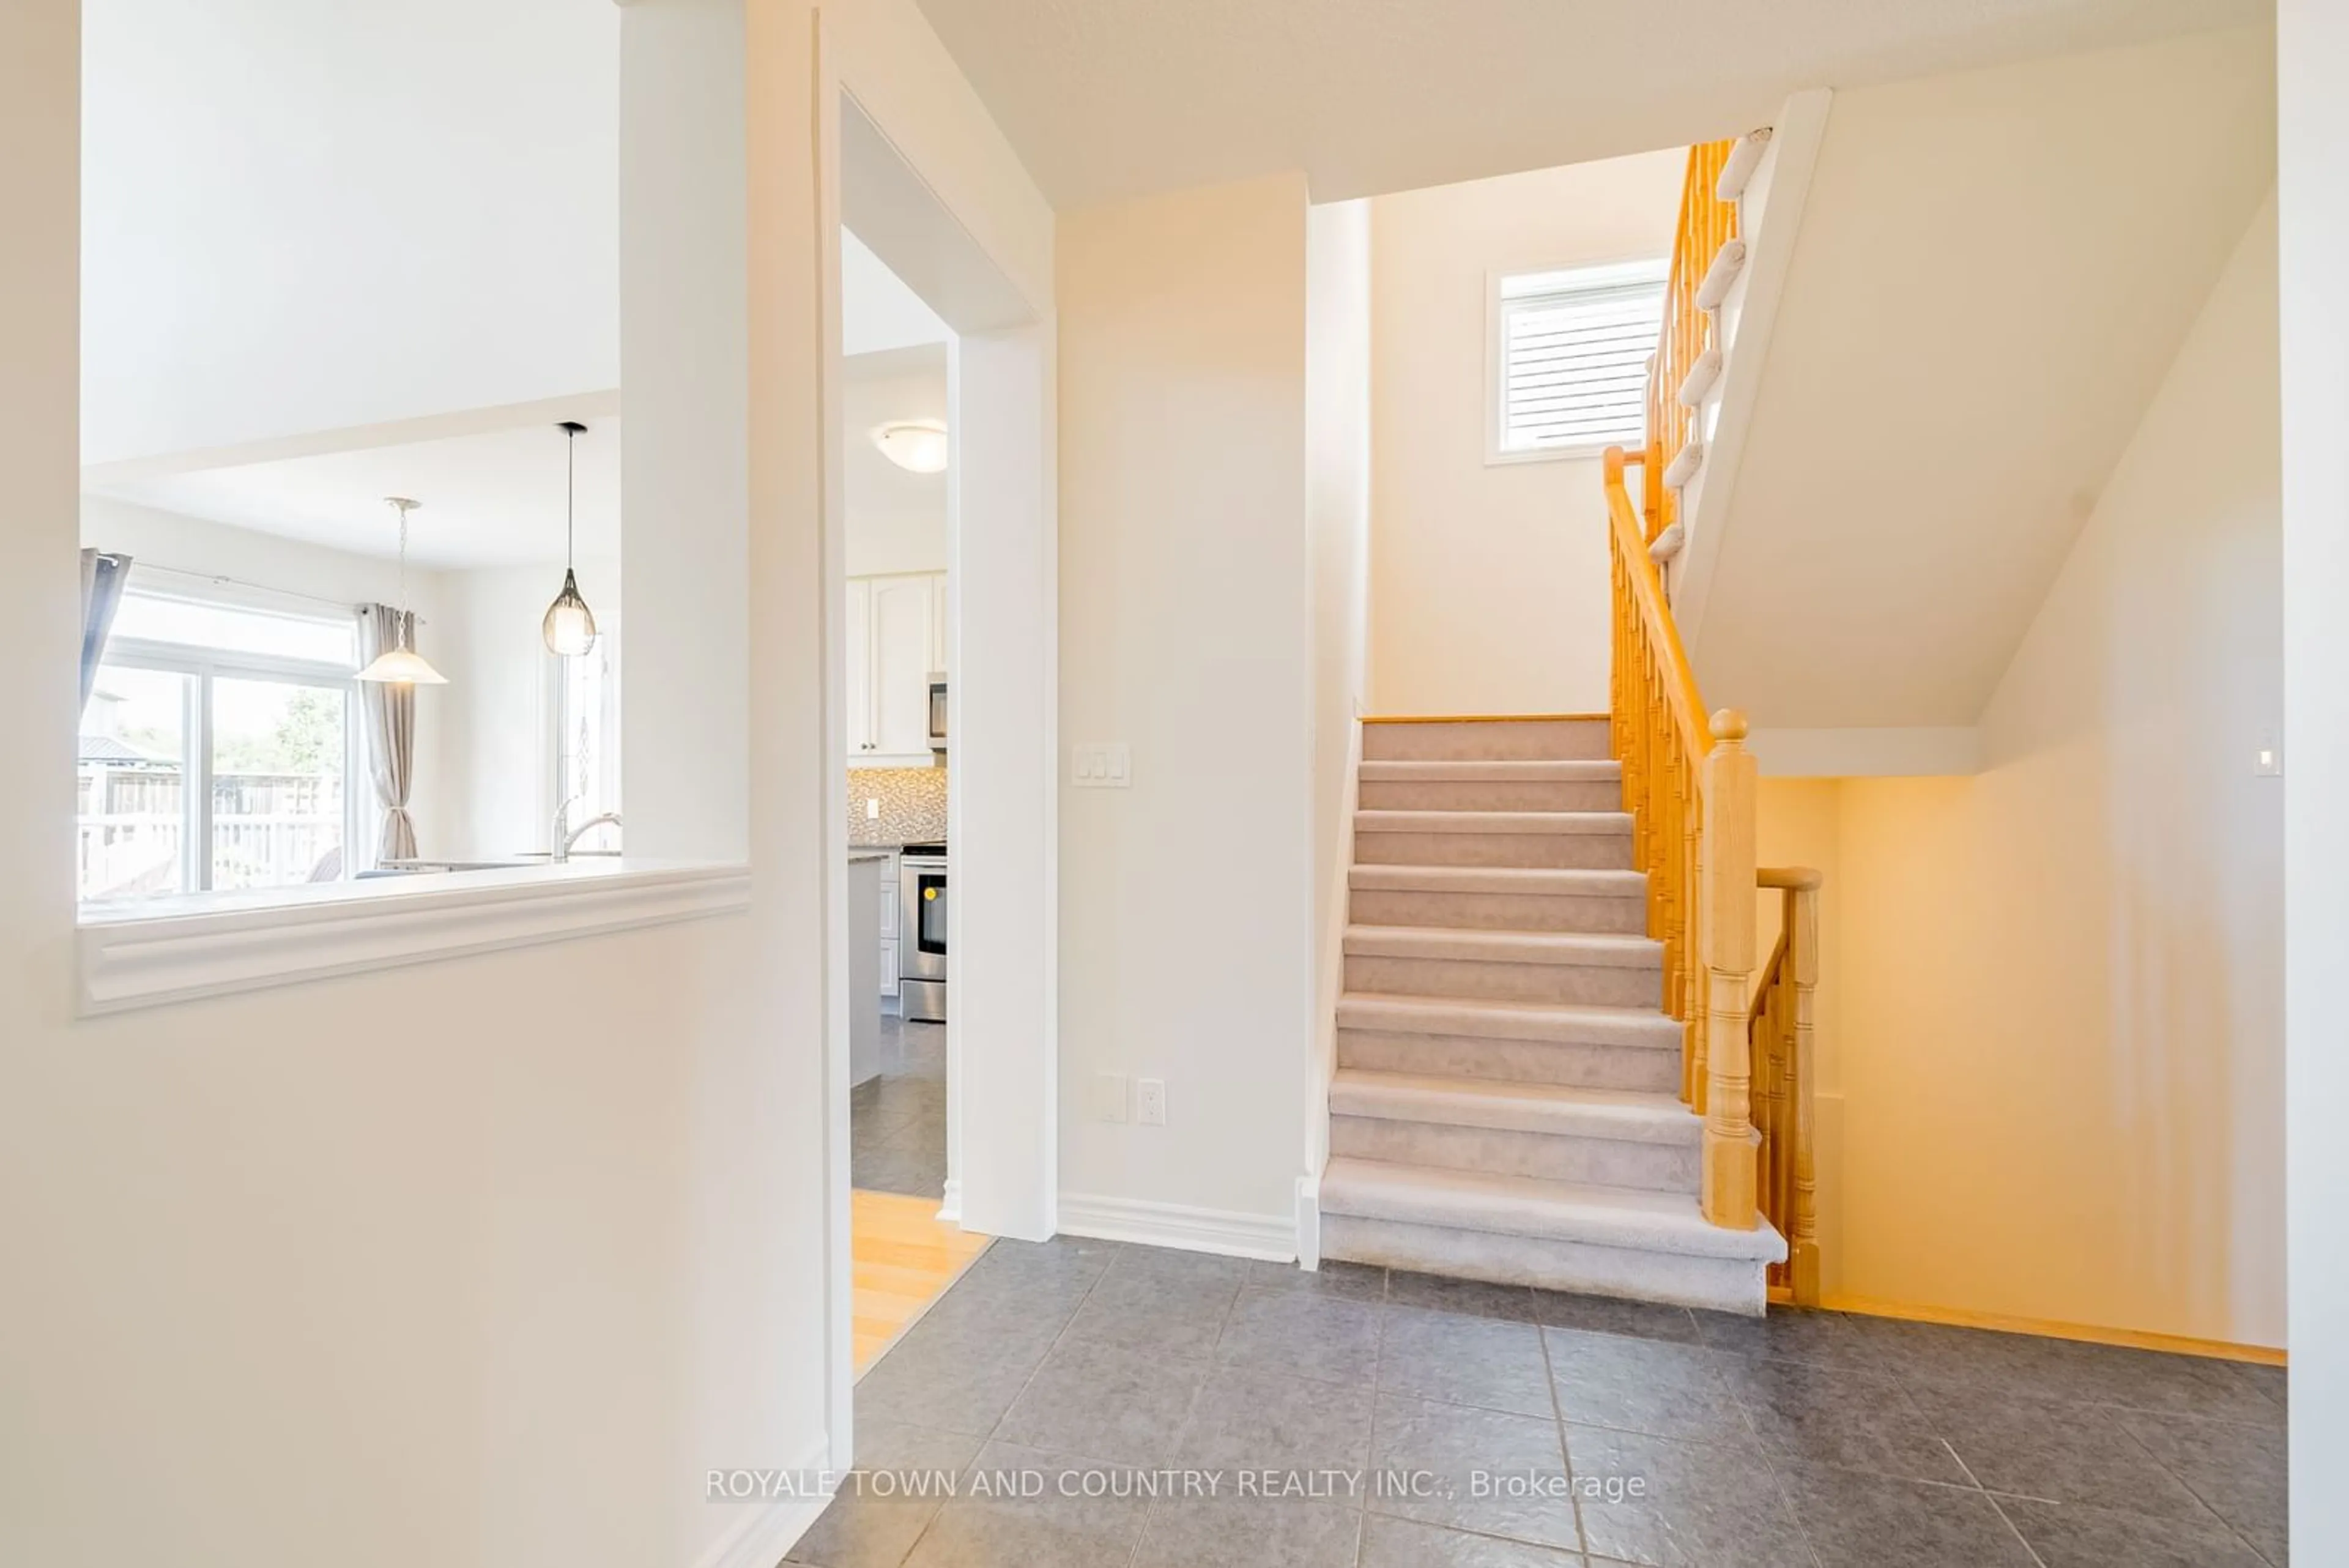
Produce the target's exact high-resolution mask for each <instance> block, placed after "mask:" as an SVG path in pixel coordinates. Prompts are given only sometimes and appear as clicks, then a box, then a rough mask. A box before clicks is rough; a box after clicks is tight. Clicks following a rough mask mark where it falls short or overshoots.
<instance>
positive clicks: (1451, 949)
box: [1319, 718, 1785, 1314]
mask: <svg viewBox="0 0 2349 1568" xmlns="http://www.w3.org/2000/svg"><path fill="white" fill-rule="evenodd" d="M1606 730H1607V726H1606V723H1605V722H1604V721H1603V720H1602V721H1590V720H1582V719H1568V720H1557V719H1540V720H1530V721H1510V720H1498V719H1487V718H1479V719H1473V720H1462V721H1456V722H1445V721H1424V720H1423V721H1414V722H1403V723H1374V724H1372V725H1371V726H1370V727H1369V728H1366V730H1365V732H1364V744H1363V757H1364V761H1363V763H1362V764H1361V778H1360V786H1361V809H1359V810H1358V811H1357V813H1356V815H1355V818H1354V829H1355V831H1354V856H1353V867H1352V870H1351V872H1350V876H1349V878H1348V900H1349V909H1348V918H1349V920H1350V924H1349V925H1348V927H1347V929H1346V931H1345V935H1344V943H1343V961H1344V966H1345V979H1344V989H1343V993H1342V994H1341V995H1340V999H1339V1002H1338V1006H1337V1018H1336V1026H1337V1027H1336V1033H1337V1071H1336V1073H1335V1075H1334V1076H1333V1078H1332V1080H1331V1083H1330V1104H1329V1114H1330V1141H1329V1150H1330V1159H1329V1163H1328V1165H1327V1167H1326V1168H1324V1170H1323V1172H1322V1175H1321V1178H1320V1181H1319V1248H1320V1254H1319V1255H1320V1256H1322V1257H1325V1258H1340V1259H1347V1260H1351V1261H1354V1262H1366V1263H1374V1264H1381V1265H1384V1266H1387V1267H1391V1268H1400V1269H1410V1270H1415V1271H1420V1272H1430V1273H1438V1274H1451V1275H1456V1276H1459V1277H1462V1278H1467V1279H1478V1280H1488V1281H1493V1282H1500V1283H1506V1284H1526V1285H1537V1286H1542V1287H1544V1288H1547V1289H1553V1290H1565V1291H1579V1292H1585V1293H1592V1294H1599V1295H1609V1296H1620V1297H1627V1298H1631V1299H1636V1300H1642V1301H1656V1302H1669V1303H1677V1304H1681V1305H1688V1306H1702V1307H1711V1308H1715V1309H1718V1310H1722V1311H1728V1312H1737V1313H1747V1314H1754V1313H1759V1312H1761V1311H1762V1310H1763V1305H1764V1300H1765V1292H1766V1285H1765V1275H1766V1271H1767V1269H1768V1267H1769V1265H1770V1264H1772V1263H1774V1262H1779V1261H1782V1260H1783V1259H1784V1258H1785V1241H1783V1240H1782V1239H1781V1238H1780V1237H1779V1235H1778V1233H1777V1232H1776V1231H1774V1230H1772V1229H1771V1228H1770V1227H1769V1226H1768V1225H1766V1224H1764V1225H1762V1226H1760V1227H1759V1228H1757V1229H1755V1230H1754V1231H1724V1230H1722V1229H1720V1228H1719V1227H1716V1226H1713V1225H1711V1224H1708V1223H1707V1222H1706V1221H1705V1220H1704V1218H1703V1216H1702V1213H1701V1212H1700V1211H1699V1208H1698V1192H1699V1190H1700V1187H1701V1179H1702V1139H1703V1126H1702V1121H1701V1119H1700V1118H1699V1117H1698V1116H1696V1115H1695V1114H1694V1113H1693V1112H1692V1110H1690V1108H1689V1107H1688V1106H1686V1105H1684V1104H1682V1101H1681V1098H1680V1091H1681V1080H1682V1051H1683V1049H1684V1044H1685V1035H1686V1030H1685V1028H1684V1026H1683V1025H1682V1023H1680V1022H1679V1021H1678V1020H1676V1019H1673V1018H1671V1017H1670V1016H1668V1015H1666V1014H1665V1013H1664V1012H1662V1011H1661V1007H1660V1002H1661V995H1662V992H1661V982H1662V950H1661V946H1660V944H1658V943H1656V942H1654V941H1652V940H1649V938H1648V936H1647V934H1646V927H1647V919H1648V902H1647V896H1648V884H1647V879H1646V877H1644V876H1643V875H1641V874H1640V873H1639V872H1638V871H1636V870H1633V869H1632V868H1631V819H1630V816H1629V815H1628V814H1626V813H1624V812H1623V811H1622V810H1621V809H1620V807H1621V801H1620V799H1619V792H1620V770H1619V768H1618V767H1617V766H1616V765H1615V764H1614V763H1613V762H1612V761H1611V760H1609V759H1608V758H1607V756H1606V748H1605V743H1604V742H1605V738H1606Z"/></svg>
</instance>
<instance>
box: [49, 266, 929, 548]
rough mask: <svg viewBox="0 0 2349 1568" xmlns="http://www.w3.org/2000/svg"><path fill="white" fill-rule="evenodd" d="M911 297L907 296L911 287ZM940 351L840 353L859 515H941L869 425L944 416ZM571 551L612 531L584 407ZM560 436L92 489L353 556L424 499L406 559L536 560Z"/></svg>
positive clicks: (558, 515) (601, 437) (850, 473)
mask: <svg viewBox="0 0 2349 1568" xmlns="http://www.w3.org/2000/svg"><path fill="white" fill-rule="evenodd" d="M909 297H910V296H909ZM946 362H947V354H946V348H945V347H944V346H943V345H942V344H939V343H935V342H933V343H926V344H916V345H914V346H911V347H905V348H895V349H891V350H888V351H885V352H882V353H867V354H864V355H860V356H858V357H857V358H852V359H850V360H848V361H847V362H846V375H847V390H846V397H845V399H844V403H845V415H844V417H845V426H846V428H845V430H844V431H843V441H845V443H846V446H847V449H848V451H847V461H848V467H847V471H846V472H847V483H848V486H849V494H850V497H851V499H852V502H853V503H854V504H855V505H856V507H857V508H858V510H859V512H860V513H861V514H866V515H869V516H876V517H891V516H895V517H900V518H903V517H911V516H916V515H920V516H928V515H935V516H936V517H937V518H939V519H943V517H944V515H945V498H946V476H945V475H944V474H942V473H934V474H916V473H907V472H905V470H903V469H901V468H899V467H898V466H897V465H896V464H895V463H893V462H889V460H888V459H886V458H885V457H883V456H882V455H881V453H880V452H879V450H878V449H877V448H875V447H874V444H873V441H872V440H871V433H870V432H871V431H872V430H873V429H874V427H876V426H879V425H882V424H885V423H888V422H890V421H896V420H921V419H935V420H944V419H945V418H946V414H947V370H946ZM580 422H582V423H583V424H585V425H586V426H587V431H586V433H585V434H584V435H582V436H580V437H579V438H578V442H579V449H578V457H579V491H578V528H579V543H578V553H579V554H580V555H581V556H615V555H616V554H618V551H619V543H620V421H619V419H618V418H617V417H616V416H609V417H607V416H601V415H597V414H594V413H591V412H587V411H585V410H581V411H580ZM563 449H564V435H563V432H562V431H560V430H558V429H556V428H555V425H554V422H553V421H552V420H550V421H544V422H541V423H537V424H533V425H529V426H526V427H523V428H518V429H511V430H499V431H488V432H484V433H481V434H475V435H462V436H452V437H446V438H442V439H440V440H435V441H409V442H406V443H403V444H399V445H391V446H369V447H365V448H359V449H356V450H352V451H345V452H326V453H321V454H318V455H315V456H308V457H295V458H287V459H283V460H280V461H277V462H252V463H242V464H237V465H234V466H231V467H222V468H205V469H195V470H191V471H187V472H171V473H164V474H160V475H155V476H150V477H145V478H137V479H129V480H124V481H121V482H119V483H108V484H104V485H101V486H99V487H98V488H97V490H96V493H99V494H103V495H108V496H111V497H114V498H115V499H117V500H121V501H129V502H134V503H137V504H140V505H142V506H152V507H156V508H159V509H160V510H162V511H165V512H177V513H181V514H185V515H187V516H191V517H201V518H203V519H205V520H207V521H209V522H213V523H222V524H228V525H229V526H231V527H236V528H249V529H252V530H254V532H256V533H262V534H272V535H278V536H279V537H282V538H286V539H298V540H301V541H303V542H305V543H306V544H312V545H325V546H326V547H328V548H330V549H336V550H346V551H349V552H351V553H353V554H356V555H362V556H383V557H386V558H388V557H390V556H392V555H393V554H394V553H395V549H396V545H397V541H398V529H397V527H396V525H395V524H396V519H395V518H394V516H393V514H392V513H391V510H390V509H389V508H388V507H387V506H385V505H384V504H383V498H384V497H385V496H387V495H405V496H408V497H409V498H410V499H412V500H416V501H420V502H422V503H423V505H422V506H421V507H420V508H419V510H418V511H417V512H416V513H415V514H413V515H412V516H411V518H410V520H409V559H410V560H412V561H414V562H416V563H417V564H418V565H419V566H428V567H435V568H440V569H444V570H469V569H472V568H477V567H486V566H535V565H542V564H544V563H548V562H554V561H560V560H561V559H562V558H563V504H564V450H563Z"/></svg>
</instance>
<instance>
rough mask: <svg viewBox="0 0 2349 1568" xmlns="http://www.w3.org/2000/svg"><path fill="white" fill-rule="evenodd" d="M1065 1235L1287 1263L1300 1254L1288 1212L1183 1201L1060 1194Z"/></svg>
mask: <svg viewBox="0 0 2349 1568" xmlns="http://www.w3.org/2000/svg"><path fill="white" fill-rule="evenodd" d="M1061 1232H1062V1234H1064V1235H1070V1236H1098V1237H1100V1238H1101V1239H1102V1240H1103V1241H1136V1242H1140V1243H1141V1244H1143V1246H1148V1247H1177V1248H1180V1249H1182V1250H1183V1251H1186V1252H1222V1253H1224V1254H1226V1256H1229V1257H1234V1258H1265V1259H1268V1260H1270V1261H1271V1262H1276V1263H1286V1262H1291V1261H1292V1260H1294V1259H1295V1258H1296V1256H1297V1220H1296V1219H1295V1217H1294V1216H1292V1215H1288V1214H1242V1213H1237V1212H1235V1211H1234V1210H1227V1209H1194V1208H1192V1207H1191V1206H1190V1205H1188V1204H1185V1203H1145V1202H1142V1201H1140V1200H1138V1199H1131V1198H1103V1197H1095V1196H1093V1195H1092V1194H1089V1193H1082V1192H1063V1193H1062V1194H1061Z"/></svg>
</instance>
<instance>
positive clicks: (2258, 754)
mask: <svg viewBox="0 0 2349 1568" xmlns="http://www.w3.org/2000/svg"><path fill="white" fill-rule="evenodd" d="M2251 772H2252V773H2253V774H2255V775H2257V776H2258V777H2260V778H2263V779H2271V778H2281V777H2282V775H2283V741H2282V738H2281V737H2279V736H2278V735H2277V734H2276V732H2274V731H2273V730H2261V732H2260V743H2259V749H2258V750H2257V751H2255V752H2253V753H2251Z"/></svg>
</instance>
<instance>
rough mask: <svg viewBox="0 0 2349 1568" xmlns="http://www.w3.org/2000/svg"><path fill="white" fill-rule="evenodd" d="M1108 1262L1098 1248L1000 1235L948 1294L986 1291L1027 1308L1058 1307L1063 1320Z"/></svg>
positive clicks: (952, 1296)
mask: <svg viewBox="0 0 2349 1568" xmlns="http://www.w3.org/2000/svg"><path fill="white" fill-rule="evenodd" d="M1108 1266H1109V1258H1108V1255H1107V1254H1106V1253H1105V1252H1102V1251H1099V1250H1098V1249H1097V1248H1092V1247H1078V1246H1071V1245H1069V1244H1067V1243H1064V1242H1061V1241H1044V1242H1035V1241H1009V1240H1007V1239H1004V1238H1000V1237H999V1238H998V1239H996V1240H995V1241H990V1242H989V1243H988V1248H987V1251H984V1252H982V1253H980V1254H979V1255H978V1258H977V1259H976V1260H974V1261H973V1262H972V1263H971V1265H970V1267H969V1268H968V1269H966V1270H964V1271H963V1272H962V1276H961V1277H960V1278H959V1279H957V1280H956V1281H955V1282H954V1285H953V1287H952V1288H951V1289H950V1290H949V1291H948V1293H947V1300H949V1301H952V1300H957V1299H965V1298H970V1297H984V1298H986V1299H988V1300H992V1301H1002V1302H1006V1303H1016V1305H1017V1307H1018V1308H1019V1310H1020V1311H1022V1312H1026V1313H1035V1312H1040V1311H1057V1312H1058V1313H1059V1314H1060V1317H1061V1322H1063V1323H1065V1322H1066V1321H1067V1320H1068V1316H1069V1314H1071V1313H1073V1312H1075V1311H1076V1310H1077V1303H1080V1302H1081V1301H1083V1300H1084V1298H1085V1294H1086V1293H1087V1292H1089V1291H1091V1290H1092V1288H1093V1286H1094V1284H1095V1283H1096V1282H1099V1281H1100V1279H1101V1276H1102V1270H1103V1269H1106V1268H1107V1267H1108ZM1056 1326H1057V1325H1056Z"/></svg>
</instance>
